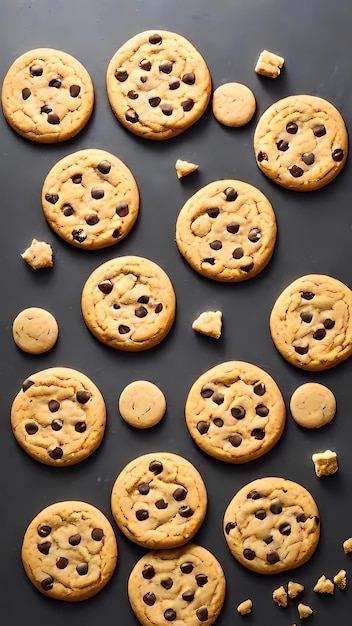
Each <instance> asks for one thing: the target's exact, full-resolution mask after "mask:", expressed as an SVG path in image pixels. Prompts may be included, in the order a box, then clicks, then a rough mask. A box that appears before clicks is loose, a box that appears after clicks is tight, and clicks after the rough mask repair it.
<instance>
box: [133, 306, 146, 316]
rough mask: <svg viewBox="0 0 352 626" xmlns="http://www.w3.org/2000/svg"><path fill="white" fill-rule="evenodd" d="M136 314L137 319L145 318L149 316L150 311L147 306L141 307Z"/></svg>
mask: <svg viewBox="0 0 352 626" xmlns="http://www.w3.org/2000/svg"><path fill="white" fill-rule="evenodd" d="M134 314H135V316H136V317H145V316H146V315H148V310H147V309H146V308H145V306H139V307H138V309H136V310H135V312H134Z"/></svg>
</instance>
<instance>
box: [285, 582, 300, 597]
mask: <svg viewBox="0 0 352 626" xmlns="http://www.w3.org/2000/svg"><path fill="white" fill-rule="evenodd" d="M303 590H304V585H301V583H295V582H293V581H292V580H290V581H289V583H288V585H287V593H288V597H289V598H291V599H293V598H296V597H297V596H298V594H299V593H302V591H303Z"/></svg>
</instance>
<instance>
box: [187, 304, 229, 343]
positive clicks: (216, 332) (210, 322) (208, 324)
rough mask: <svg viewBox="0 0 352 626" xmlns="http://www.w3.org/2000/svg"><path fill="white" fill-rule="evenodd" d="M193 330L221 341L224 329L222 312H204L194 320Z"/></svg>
mask: <svg viewBox="0 0 352 626" xmlns="http://www.w3.org/2000/svg"><path fill="white" fill-rule="evenodd" d="M192 328H193V330H195V331H197V332H198V333H202V334H203V335H208V337H213V339H219V338H220V336H221V329H222V313H221V311H204V312H203V313H201V314H200V315H199V317H197V319H196V320H194V322H193V324H192Z"/></svg>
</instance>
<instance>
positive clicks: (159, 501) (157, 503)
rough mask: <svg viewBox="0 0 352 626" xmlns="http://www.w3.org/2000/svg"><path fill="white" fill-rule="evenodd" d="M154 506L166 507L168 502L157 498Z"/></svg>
mask: <svg viewBox="0 0 352 626" xmlns="http://www.w3.org/2000/svg"><path fill="white" fill-rule="evenodd" d="M155 506H156V508H157V509H167V507H168V503H167V502H165V500H157V501H156V503H155Z"/></svg>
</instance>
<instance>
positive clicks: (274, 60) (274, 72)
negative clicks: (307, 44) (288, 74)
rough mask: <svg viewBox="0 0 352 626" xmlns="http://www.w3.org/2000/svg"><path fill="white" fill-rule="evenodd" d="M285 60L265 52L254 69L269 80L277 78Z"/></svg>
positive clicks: (261, 54) (267, 51)
mask: <svg viewBox="0 0 352 626" xmlns="http://www.w3.org/2000/svg"><path fill="white" fill-rule="evenodd" d="M284 61H285V59H284V58H283V57H280V56H279V55H278V54H274V53H273V52H269V50H263V51H262V52H261V53H260V55H259V59H258V61H257V64H256V66H255V68H254V71H255V72H256V74H261V75H262V76H267V77H268V78H277V77H278V76H279V74H280V70H281V68H282V66H283V64H284Z"/></svg>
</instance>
